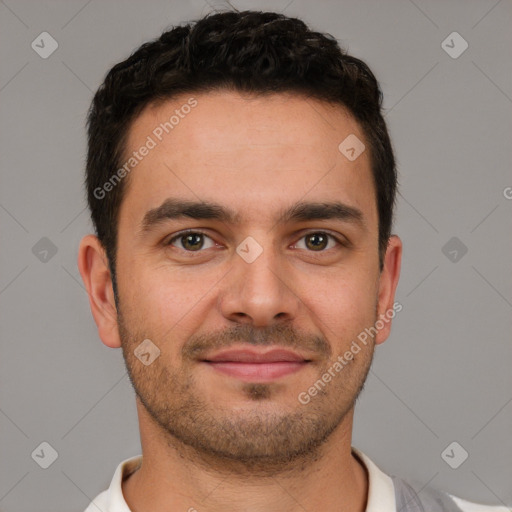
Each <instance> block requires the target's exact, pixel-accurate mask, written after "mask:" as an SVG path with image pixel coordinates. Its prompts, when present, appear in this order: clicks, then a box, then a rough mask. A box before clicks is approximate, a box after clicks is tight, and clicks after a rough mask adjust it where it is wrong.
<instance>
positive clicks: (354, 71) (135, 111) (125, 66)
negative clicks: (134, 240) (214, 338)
mask: <svg viewBox="0 0 512 512" xmlns="http://www.w3.org/2000/svg"><path fill="white" fill-rule="evenodd" d="M219 89H227V90H234V91H240V92H247V93H254V94H268V93H286V92H296V93H299V94H303V95H306V96H307V97H312V98H315V99H318V100H322V101H326V102H330V103H335V104H340V105H343V106H344V107H345V108H347V109H348V110H349V111H350V113H351V114H352V115H353V117H354V118H355V119H356V120H357V121H358V123H359V125H360V127H361V128H362V130H363V133H364V135H365V137H366V142H367V143H368V147H369V154H370V162H371V168H372V174H373V178H374V184H375V191H376V201H377V210H378V217H379V262H380V268H381V270H382V268H383V257H384V254H385V252H386V248H387V244H388V239H389V237H390V236H391V227H392V222H393V211H394V207H395V196H396V188H397V174H396V167H395V160H394V155H393V149H392V146H391V141H390V138H389V135H388V131H387V127H386V123H385V121H384V118H383V116H382V113H381V109H382V92H381V90H380V87H379V84H378V82H377V80H376V78H375V76H374V75H373V73H372V72H371V70H370V69H369V68H368V66H367V65H366V64H365V63H364V62H362V61H361V60H359V59H357V58H355V57H352V56H350V55H348V54H347V52H346V51H345V50H342V49H341V48H340V46H339V45H338V43H337V41H336V39H335V38H334V37H333V36H331V35H330V34H322V33H319V32H313V31H312V30H310V29H309V28H308V26H307V25H306V24H305V23H304V22H303V21H301V20H300V19H297V18H290V17H286V16H284V15H282V14H278V13H274V12H258V11H243V12H237V11H228V12H221V13H214V14H209V15H207V16H205V17H203V18H201V19H199V20H197V21H195V22H192V23H190V24H186V25H183V26H177V27H174V28H172V29H171V30H169V31H166V32H164V33H163V34H162V35H161V36H160V37H159V38H158V39H155V40H153V41H150V42H146V43H144V44H143V45H142V46H140V47H139V48H138V49H137V50H136V51H135V52H134V53H133V54H132V55H131V56H130V57H128V58H127V59H126V60H125V61H123V62H120V63H119V64H116V65H115V66H114V67H113V68H112V69H111V70H110V71H109V72H108V74H107V75H106V77H105V80H104V82H103V83H102V84H101V86H100V87H99V88H98V90H97V92H96V94H95V95H94V98H93V100H92V104H91V107H90V109H89V113H88V118H87V130H88V152H87V164H86V178H85V186H86V190H87V200H88V205H89V208H90V211H91V217H92V221H93V224H94V227H95V230H96V234H97V236H98V238H99V240H100V242H101V243H102V245H103V247H104V249H105V252H106V254H107V257H108V261H109V265H110V270H111V273H112V277H113V282H114V291H116V287H115V261H116V240H117V225H118V214H119V209H120V205H121V202H122V199H123V194H124V192H125V190H126V186H127V181H128V180H126V179H124V180H122V182H121V183H119V185H118V186H116V187H113V188H112V190H111V191H109V193H108V194H106V195H105V197H101V198H98V194H97V193H95V190H97V189H98V187H101V186H102V184H104V183H105V182H106V181H107V180H108V179H109V177H111V176H112V174H113V173H114V172H115V171H116V169H118V168H119V166H120V165H121V162H122V156H123V153H124V151H125V149H126V148H125V146H126V140H127V134H128V131H129V128H130V125H131V123H133V121H134V120H135V119H136V117H137V116H138V115H139V114H140V113H141V112H142V110H143V109H144V108H145V107H146V106H148V105H149V104H158V103H160V102H163V101H166V100H169V99H171V98H173V97H175V96H177V95H179V94H182V93H197V92H208V91H213V90H219Z"/></svg>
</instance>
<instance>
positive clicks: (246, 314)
mask: <svg viewBox="0 0 512 512" xmlns="http://www.w3.org/2000/svg"><path fill="white" fill-rule="evenodd" d="M190 96H193V97H194V98H195V99H196V101H197V105H196V106H194V107H193V108H191V109H190V112H189V113H187V114H186V115H183V112H184V111H185V110H186V111H188V110H189V109H185V110H183V109H182V110H181V111H180V112H181V113H182V116H180V119H179V123H177V124H175V126H174V128H173V129H172V130H170V131H169V133H168V134H166V133H165V131H164V132H163V135H162V137H161V138H162V140H161V141H159V140H158V138H157V137H156V136H155V135H154V133H156V132H154V130H155V128H156V127H158V126H159V125H160V123H163V122H166V121H168V120H169V118H170V117H171V116H172V115H173V114H174V113H175V110H180V108H181V106H182V105H184V104H186V103H187V100H189V98H190ZM190 96H183V97H180V98H175V99H173V100H172V101H168V102H166V103H164V104H162V105H160V106H158V107H155V106H153V107H150V108H147V109H146V110H145V111H144V112H143V113H142V114H141V115H140V116H139V117H138V118H137V119H136V120H135V122H134V124H133V125H132V127H131V130H130V132H129V138H128V142H127V151H126V153H127V155H131V153H132V151H136V150H138V148H140V147H141V146H142V145H144V144H145V143H146V142H147V140H148V136H151V138H152V139H153V140H154V141H155V142H156V146H155V147H154V148H153V149H151V150H150V151H149V154H147V156H145V157H144V158H143V159H142V160H141V161H140V162H139V163H138V164H137V166H136V167H135V168H134V169H133V170H132V171H131V174H130V176H129V180H128V182H127V185H128V186H127V189H126V195H125V198H124V199H123V203H122V206H121V210H120V216H119V231H118V246H117V265H116V273H117V280H118V291H119V301H120V302H119V311H118V313H119V317H118V322H119V334H120V336H121V340H122V345H123V353H124V357H125V360H126V364H127V367H128V369H129V372H130V376H131V379H132V382H133V384H134V387H135V389H136V392H137V395H138V397H139V399H140V401H141V402H142V403H143V404H144V407H145V409H146V410H147V413H148V418H151V421H153V422H154V423H155V425H158V427H159V428H160V429H161V430H163V432H164V433H165V434H166V435H167V434H169V435H170V436H171V437H170V438H169V440H170V442H172V438H174V439H176V438H177V439H179V440H180V441H182V442H184V443H185V444H187V445H189V446H192V447H194V448H195V449H196V450H198V451H199V452H202V453H204V454H209V455H217V456H221V457H223V458H225V459H232V460H235V459H236V460H238V461H242V462H245V463H246V464H247V465H250V464H253V465H255V464H257V462H258V461H261V462H262V463H264V464H266V465H267V467H269V465H272V464H275V465H279V464H280V463H284V462H285V461H288V462H289V461H290V460H292V459H294V458H297V457H301V456H302V457H303V456H305V455H306V454H310V453H312V452H313V451H314V450H315V449H316V448H318V447H319V446H321V445H322V443H323V441H325V440H326V439H327V438H328V436H329V434H330V433H332V432H333V431H334V430H335V429H336V428H337V427H339V426H340V425H342V424H343V420H344V418H347V415H348V414H349V413H350V412H351V411H352V408H353V404H354V401H355V398H356V396H357V394H358V392H359V391H360V389H361V387H362V385H363V383H364V380H365V378H366V375H367V372H368V370H369V366H370V363H371V359H372V353H373V341H374V340H371V341H370V343H368V344H367V345H362V346H361V351H360V352H358V353H357V354H356V355H355V356H354V359H353V360H352V361H349V362H348V364H346V366H345V367H344V368H343V370H342V371H339V372H337V373H336V376H335V377H333V378H332V380H331V382H329V383H327V384H326V385H325V387H324V388H323V389H322V391H321V392H319V393H318V394H317V395H316V396H314V397H312V398H311V400H310V401H309V403H307V404H303V403H301V402H300V401H299V399H298V397H299V394H300V393H301V392H304V391H307V390H308V389H309V388H311V386H313V385H314V383H315V382H316V381H318V379H320V378H321V377H322V375H323V374H324V372H326V371H327V369H329V368H330V367H332V366H333V363H334V362H335V361H336V360H337V358H338V356H340V355H343V354H344V353H346V352H347V350H349V348H350V346H351V343H352V342H353V341H354V340H356V338H357V335H358V334H359V333H361V332H362V331H363V330H364V329H365V328H366V327H369V326H373V325H374V323H375V320H376V318H377V308H378V306H379V304H378V296H379V277H380V274H379V259H378V217H377V209H376V199H375V188H374V185H373V180H372V174H371V170H370V156H369V154H368V151H367V150H366V151H364V152H363V153H362V154H361V155H360V156H359V157H358V158H357V159H355V160H354V161H351V160H349V159H348V158H347V157H346V156H345V155H344V154H343V153H342V152H340V150H339V149H338V146H339V144H340V143H341V142H342V141H343V140H344V139H346V137H347V136H349V135H351V134H355V135H356V136H357V137H358V138H359V139H360V140H361V141H363V142H365V138H364V135H363V133H362V131H361V129H360V128H359V126H358V124H357V123H356V122H355V121H354V119H353V118H352V117H351V116H350V115H348V114H347V113H346V111H345V110H344V109H343V108H342V107H340V106H329V105H327V104H325V103H323V102H319V101H316V100H312V99H305V98H303V97H300V96H297V95H283V94H279V95H272V96H267V97H261V96H260V97H251V98H248V97H242V96H241V95H239V94H238V93H234V92H227V91H220V92H215V93H207V94H196V95H190ZM174 121H175V120H174ZM365 143H366V142H365ZM367 147H368V146H367ZM166 201H168V204H167V207H163V208H160V207H161V206H162V205H164V203H165V202H166ZM183 202H188V203H199V206H201V205H203V206H204V204H205V203H208V204H212V205H216V207H214V208H209V209H205V208H203V209H201V208H198V207H197V206H196V207H195V208H191V209H189V213H190V215H188V216H183V215H180V216H176V215H175V214H176V212H177V210H179V209H180V208H183V207H184V206H190V204H184V203H183ZM335 203H336V204H337V205H338V206H337V207H334V205H335ZM327 205H330V206H331V207H327ZM224 211H225V212H227V213H229V214H230V215H221V212H224ZM184 231H187V233H184ZM248 237H249V238H248ZM145 339H150V340H151V342H152V343H153V344H154V345H156V346H157V347H158V349H159V350H160V355H159V357H157V358H156V359H155V360H154V361H153V362H152V363H151V364H149V365H145V364H143V363H142V362H141V361H140V360H139V359H138V358H137V357H136V356H135V354H134V350H135V349H136V348H137V346H138V345H139V344H140V343H141V342H142V341H143V340H145ZM377 341H378V340H377ZM276 348H279V349H283V350H286V351H288V352H289V353H288V354H284V353H278V352H274V353H273V354H272V353H271V351H273V350H274V349H276ZM228 349H230V350H235V353H227V352H226V351H227V350H228ZM238 349H241V350H245V352H244V351H242V352H238ZM223 352H225V354H222V353H223ZM290 352H291V353H292V355H290ZM272 356H273V357H272ZM146 357H147V356H146ZM258 357H263V361H264V362H263V363H262V362H258V361H257V358H258ZM265 357H266V359H265ZM294 357H295V358H296V359H297V360H295V361H294V360H291V359H294ZM272 360H273V361H272Z"/></svg>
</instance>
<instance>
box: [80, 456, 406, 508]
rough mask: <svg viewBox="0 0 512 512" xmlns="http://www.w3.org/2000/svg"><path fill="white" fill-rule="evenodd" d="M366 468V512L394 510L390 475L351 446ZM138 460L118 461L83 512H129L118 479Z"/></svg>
mask: <svg viewBox="0 0 512 512" xmlns="http://www.w3.org/2000/svg"><path fill="white" fill-rule="evenodd" d="M352 453H354V454H355V455H356V456H357V457H358V458H359V459H360V460H361V462H362V463H363V464H364V466H365V467H366V469H367V471H368V477H369V478H368V479H369V485H368V502H367V505H366V512H395V510H396V506H395V488H394V485H393V481H392V480H391V478H390V477H389V476H388V475H386V474H385V473H383V472H382V471H381V470H380V469H379V468H378V467H377V465H376V464H375V463H374V462H373V461H372V460H370V458H369V457H368V456H367V455H365V454H364V453H362V452H361V451H359V450H357V449H356V448H354V447H352ZM141 462H142V455H138V456H136V457H131V458H129V459H126V460H124V461H122V462H121V463H120V464H119V465H118V466H117V468H116V471H115V473H114V477H113V478H112V481H111V483H110V487H109V488H108V489H107V490H106V491H104V492H102V493H101V494H100V495H98V496H97V497H96V499H94V501H93V502H92V503H91V504H90V505H89V507H87V509H86V511H85V512H132V511H131V510H130V509H129V508H128V505H127V504H126V501H125V499H124V496H123V491H122V486H121V483H122V481H123V480H124V479H125V478H127V477H128V475H130V474H131V473H133V472H134V471H135V470H136V469H137V468H138V466H139V465H140V463H141Z"/></svg>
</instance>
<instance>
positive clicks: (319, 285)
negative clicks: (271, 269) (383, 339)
mask: <svg viewBox="0 0 512 512" xmlns="http://www.w3.org/2000/svg"><path fill="white" fill-rule="evenodd" d="M312 286H313V288H312ZM312 290H314V291H312ZM302 296H303V297H307V299H304V302H305V303H306V304H307V306H308V309H309V310H310V311H311V312H312V313H311V314H312V316H313V321H314V322H315V323H317V325H318V327H319V328H320V329H321V330H322V331H323V332H324V334H325V336H326V337H327V338H329V339H330V340H332V343H333V348H334V345H338V346H344V345H345V344H347V343H349V344H350V341H351V340H352V338H355V337H356V336H357V335H358V334H359V333H360V332H361V331H363V330H364V328H365V327H368V326H369V325H373V322H374V320H375V311H376V309H375V308H376V301H377V288H376V286H375V283H374V282H370V281H369V280H368V278H367V277H366V278H364V276H362V275H361V274H358V273H357V271H355V270H354V271H353V272H351V273H342V272H339V273H338V274H336V273H332V274H331V275H329V276H326V277H324V278H320V279H319V278H318V276H317V277H316V279H314V281H311V282H309V281H308V283H304V282H303V291H302Z"/></svg>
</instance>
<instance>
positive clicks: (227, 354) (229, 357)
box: [203, 348, 309, 363]
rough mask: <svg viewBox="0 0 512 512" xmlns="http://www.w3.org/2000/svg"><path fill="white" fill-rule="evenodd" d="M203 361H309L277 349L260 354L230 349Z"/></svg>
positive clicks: (251, 350) (287, 351)
mask: <svg viewBox="0 0 512 512" xmlns="http://www.w3.org/2000/svg"><path fill="white" fill-rule="evenodd" d="M203 361H208V362H213V363H220V362H237V363H277V362H304V361H309V359H307V358H305V357H303V356H301V355H300V354H297V353H296V352H292V351H290V350H286V349H281V348H276V349H271V350H267V351H266V352H258V351H256V350H253V349H247V348H245V349H229V350H223V351H221V352H217V353H216V354H214V355H212V356H209V357H206V358H204V359H203Z"/></svg>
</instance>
